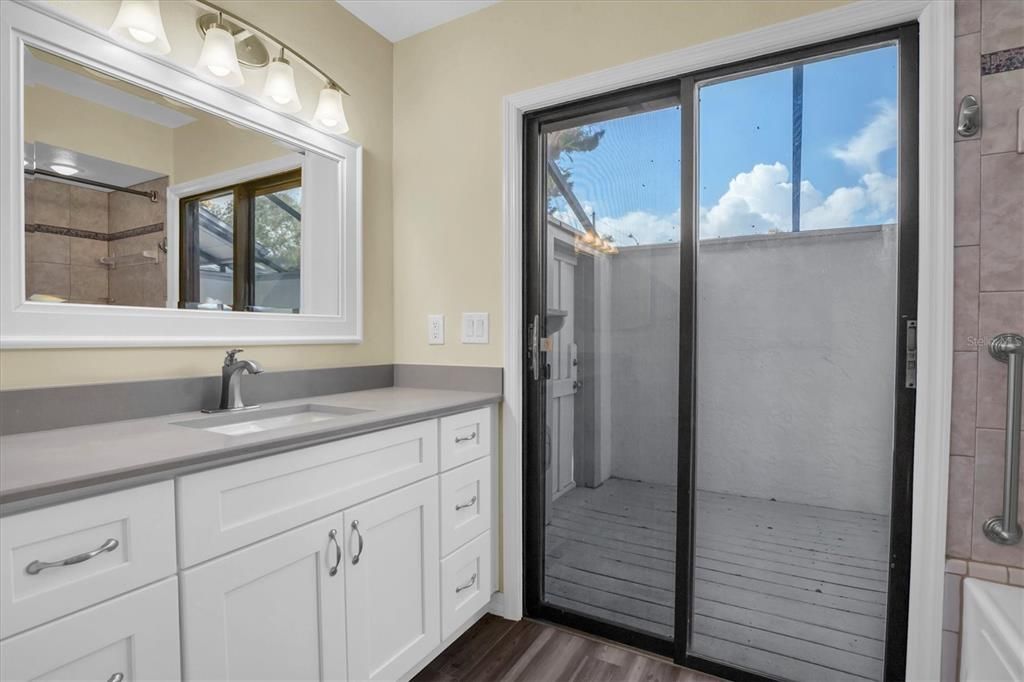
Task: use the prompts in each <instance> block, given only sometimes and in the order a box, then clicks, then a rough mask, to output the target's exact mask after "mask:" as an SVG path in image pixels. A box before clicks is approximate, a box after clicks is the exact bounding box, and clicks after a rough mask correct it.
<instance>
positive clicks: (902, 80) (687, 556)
mask: <svg viewBox="0 0 1024 682" xmlns="http://www.w3.org/2000/svg"><path fill="white" fill-rule="evenodd" d="M886 42H892V43H896V44H898V45H899V79H898V88H899V178H898V182H899V189H898V193H899V194H898V213H899V218H898V244H899V256H898V258H899V260H898V273H897V283H898V284H897V288H898V293H897V296H898V300H897V321H896V322H897V338H896V339H895V347H896V348H895V350H896V353H897V355H896V357H897V358H898V359H899V360H902V359H903V358H904V357H905V353H906V343H907V337H906V330H907V322H908V321H912V320H916V319H917V269H918V205H917V203H918V25H917V23H911V24H906V25H901V26H897V27H893V28H888V29H882V30H878V31H871V32H869V33H863V34H858V35H856V36H852V37H849V38H844V39H840V40H833V41H828V42H824V43H818V44H815V45H811V46H807V47H803V48H798V49H795V50H786V51H785V52H780V53H776V54H772V55H768V56H765V57H759V58H756V59H752V60H745V61H741V62H736V63H732V64H728V65H724V66H720V67H715V68H711V69H706V70H702V71H699V72H695V73H691V74H685V75H682V76H679V77H675V78H670V79H666V80H662V81H658V82H655V83H650V84H645V85H641V86H635V87H631V88H627V89H623V90H619V91H615V92H612V93H609V94H603V95H599V96H596V97H591V98H587V99H583V100H579V101H576V102H571V103H568V104H564V105H559V106H556V107H551V108H548V109H544V110H540V111H535V112H530V113H528V114H527V115H526V116H524V120H523V142H524V143H523V179H524V201H523V224H524V228H525V229H524V248H523V263H522V267H523V272H524V273H525V275H526V276H525V277H524V278H523V308H524V311H523V312H524V315H523V319H524V320H525V321H526V323H525V325H524V329H523V330H522V332H523V348H524V349H530V347H531V345H530V342H531V333H536V337H543V336H545V334H544V329H543V326H544V314H543V313H544V311H545V310H546V301H545V299H544V295H545V291H546V281H545V280H546V270H547V268H546V265H545V248H546V241H545V215H546V208H545V207H546V198H545V194H546V186H545V175H544V173H543V169H544V164H545V161H546V160H545V158H544V146H543V136H542V131H543V129H544V128H545V127H550V126H552V125H556V124H559V123H561V124H563V125H564V123H565V122H566V121H569V120H576V119H579V120H586V119H587V117H602V115H606V114H608V113H609V112H611V111H614V110H616V109H624V110H626V111H640V110H643V104H644V103H646V102H650V101H654V100H661V99H665V98H668V97H674V96H675V97H678V100H679V102H680V104H681V105H682V106H681V107H680V112H681V118H682V144H683V146H684V150H685V153H683V155H682V159H683V162H682V169H681V175H682V187H681V201H682V216H683V219H682V224H681V226H680V227H681V244H682V245H683V248H681V253H680V258H681V260H680V318H679V319H680V335H679V337H680V339H679V346H680V347H679V380H680V391H679V438H678V447H679V459H678V467H677V469H678V481H677V492H678V499H677V526H676V528H677V532H676V584H675V590H676V592H675V594H676V601H675V628H674V630H675V633H676V637H675V639H674V640H666V639H663V638H660V637H657V636H655V635H651V634H647V633H642V632H637V631H635V630H631V629H628V628H625V627H622V626H620V625H617V624H614V623H610V622H608V621H604V620H600V619H597V618H592V617H589V616H584V615H582V614H579V613H576V612H573V611H568V610H566V609H562V608H558V607H555V606H553V605H551V604H547V603H545V602H544V599H543V588H544V571H543V561H544V513H543V512H544V497H543V495H544V494H545V490H546V488H545V480H544V476H545V474H544V455H545V452H544V445H545V443H544V429H543V428H536V427H535V426H534V425H538V424H539V425H543V424H544V419H545V410H544V406H545V402H544V400H545V391H546V386H545V384H546V382H545V380H544V376H543V371H542V370H543V354H542V353H541V354H540V355H539V356H538V357H534V356H531V355H530V354H529V351H528V350H527V358H526V362H524V374H523V386H524V389H523V391H524V395H523V398H524V400H523V404H524V407H525V410H524V419H523V433H522V436H523V441H522V442H523V468H524V471H523V486H524V490H523V494H524V499H523V517H524V518H523V523H524V543H523V547H524V553H523V561H524V601H525V604H524V607H525V612H526V614H527V615H529V616H532V617H537V618H541V619H544V620H549V621H552V622H555V623H559V624H562V625H566V626H568V627H573V628H577V629H579V630H583V631H586V632H590V633H593V634H595V635H599V636H602V637H607V638H608V639H612V640H615V641H618V642H622V643H624V644H627V645H629V646H634V647H638V648H642V649H646V650H648V651H652V652H654V653H657V654H661V655H665V656H670V657H672V658H673V660H674V661H675V662H676V663H679V664H680V665H685V666H686V667H689V668H693V669H695V670H700V671H703V672H707V673H710V674H713V675H717V676H720V677H724V678H727V679H732V680H770V679H771V678H767V677H765V676H763V675H761V674H758V673H756V672H754V671H750V670H746V669H743V668H738V667H734V666H731V665H728V664H725V663H722V662H719V661H714V660H711V659H707V658H703V657H701V656H697V655H694V654H692V653H690V651H689V649H688V645H689V633H690V625H691V623H690V614H691V608H690V607H691V602H692V593H691V589H690V580H691V575H692V571H693V568H692V563H691V562H692V549H693V537H692V533H693V518H694V509H693V500H694V495H693V486H694V481H695V450H694V443H695V419H694V416H695V412H694V410H695V403H694V393H695V387H696V383H695V380H696V372H695V368H694V362H695V346H694V340H695V338H696V305H695V298H694V297H695V288H696V287H695V283H696V245H697V239H696V225H695V223H696V200H695V192H696V186H695V183H694V180H695V177H696V164H697V160H696V145H697V131H696V122H695V113H696V98H697V92H698V90H697V89H698V88H699V85H700V83H702V82H705V81H710V80H717V79H721V78H728V77H730V76H737V77H740V76H742V75H743V74H747V73H754V72H757V71H760V70H770V69H772V68H778V67H781V66H784V65H785V64H787V63H791V62H795V61H803V60H813V59H816V58H827V57H829V56H833V55H836V54H838V53H842V52H849V51H856V50H859V49H864V48H868V47H870V46H873V45H878V44H883V43H886ZM534 315H536V316H537V318H536V319H537V328H536V329H534V328H533V327H532V326H531V324H530V321H531V320H533V319H534V317H533V316H534ZM531 360H536V361H537V362H538V363H539V365H540V367H539V369H540V370H541V371H540V372H539V375H540V380H534V374H533V369H532V367H531ZM683 387H687V389H686V390H684V388H683ZM893 390H894V395H895V403H894V405H895V406H894V438H893V469H892V509H891V515H890V564H889V591H888V598H887V603H886V610H887V613H886V642H885V654H884V679H886V680H901V679H903V677H904V675H905V670H906V643H907V625H908V615H909V614H908V606H909V604H908V600H909V587H910V538H911V521H912V518H911V513H912V506H913V490H912V482H913V450H914V415H915V410H916V392H915V389H914V388H908V387H906V367H905V364H904V363H903V362H902V361H897V363H896V374H895V377H894V385H893ZM684 531H685V532H684ZM680 633H682V636H679V634H680Z"/></svg>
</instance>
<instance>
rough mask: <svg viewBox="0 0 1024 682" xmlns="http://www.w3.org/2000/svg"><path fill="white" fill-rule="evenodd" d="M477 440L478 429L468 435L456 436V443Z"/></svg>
mask: <svg viewBox="0 0 1024 682" xmlns="http://www.w3.org/2000/svg"><path fill="white" fill-rule="evenodd" d="M470 440H476V431H474V432H473V433H471V434H469V435H468V436H455V443H456V444H458V443H465V442H466V441H470Z"/></svg>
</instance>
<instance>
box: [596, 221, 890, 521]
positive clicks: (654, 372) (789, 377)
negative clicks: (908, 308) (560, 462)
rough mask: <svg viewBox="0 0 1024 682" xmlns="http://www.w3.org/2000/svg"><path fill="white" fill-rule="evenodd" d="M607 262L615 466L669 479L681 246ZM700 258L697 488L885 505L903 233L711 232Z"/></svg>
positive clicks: (882, 509) (632, 252)
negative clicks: (726, 235) (899, 237)
mask: <svg viewBox="0 0 1024 682" xmlns="http://www.w3.org/2000/svg"><path fill="white" fill-rule="evenodd" d="M612 262H613V264H612V270H611V272H612V276H611V281H610V288H611V290H612V292H613V294H612V301H613V304H612V306H611V324H610V327H611V339H612V342H611V343H612V347H613V352H614V359H613V362H612V365H613V367H614V369H613V371H612V378H613V381H612V384H611V400H612V415H611V419H612V434H613V436H612V437H613V442H614V447H613V448H612V468H611V471H612V475H613V476H619V477H623V478H633V479H639V480H644V481H651V482H656V483H665V482H671V481H674V480H675V477H676V464H675V462H676V459H675V458H676V433H677V431H676V430H677V428H678V421H677V418H676V417H677V413H676V405H677V391H676V384H677V381H678V351H679V335H678V326H677V325H678V305H679V295H678V286H679V251H678V248H676V247H654V248H651V247H641V248H623V249H622V250H621V252H620V253H619V255H618V256H615V257H614V258H613V259H612ZM698 267H699V272H698V297H699V298H698V332H697V353H698V356H697V487H698V488H700V489H701V490H714V491H719V492H727V493H733V494H737V495H747V496H752V497H760V498H765V499H767V498H775V499H777V500H785V501H790V502H800V503H804V504H815V505H822V506H827V507H833V508H837V509H851V510H857V511H866V512H871V513H878V514H888V513H889V497H890V493H889V490H890V470H891V464H892V410H893V402H892V400H893V384H892V381H893V380H892V377H893V372H894V371H895V367H894V362H895V359H894V356H895V346H894V344H895V338H896V331H895V319H896V241H895V230H894V229H893V228H892V227H891V226H889V227H885V228H856V229H853V230H834V231H822V232H817V233H814V232H804V233H801V234H798V235H789V234H785V235H775V236H768V237H765V236H755V237H736V238H731V239H722V240H704V241H702V242H701V245H700V258H699V265H698ZM637 443H643V444H644V445H645V447H644V448H643V449H639V448H637V445H636V444H637Z"/></svg>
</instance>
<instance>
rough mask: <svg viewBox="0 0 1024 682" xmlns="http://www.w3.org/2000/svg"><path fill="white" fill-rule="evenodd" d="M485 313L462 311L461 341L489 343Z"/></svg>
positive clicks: (488, 323)
mask: <svg viewBox="0 0 1024 682" xmlns="http://www.w3.org/2000/svg"><path fill="white" fill-rule="evenodd" d="M489 317H490V316H489V315H488V314H487V313H462V343H490V340H491V339H490V322H489Z"/></svg>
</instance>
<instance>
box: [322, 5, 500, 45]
mask: <svg viewBox="0 0 1024 682" xmlns="http://www.w3.org/2000/svg"><path fill="white" fill-rule="evenodd" d="M498 2H499V0H338V3H339V4H340V5H341V6H342V7H344V8H345V9H347V10H348V11H349V12H351V13H352V14H354V15H356V16H357V17H358V18H359V19H360V20H361V21H362V22H363V23H364V24H367V25H368V26H370V28H372V29H373V30H375V31H376V32H377V33H379V34H381V35H382V36H384V37H385V38H387V39H388V40H390V41H391V42H393V43H397V42H398V41H399V40H402V39H404V38H408V37H409V36H413V35H416V34H417V33H421V32H423V31H426V30H427V29H430V28H434V27H435V26H440V25H441V24H444V23H446V22H449V21H452V20H454V19H458V18H459V17H462V16H465V15H467V14H472V13H473V12H476V11H477V10H481V9H483V8H484V7H490V6H491V5H494V4H497V3H498Z"/></svg>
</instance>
